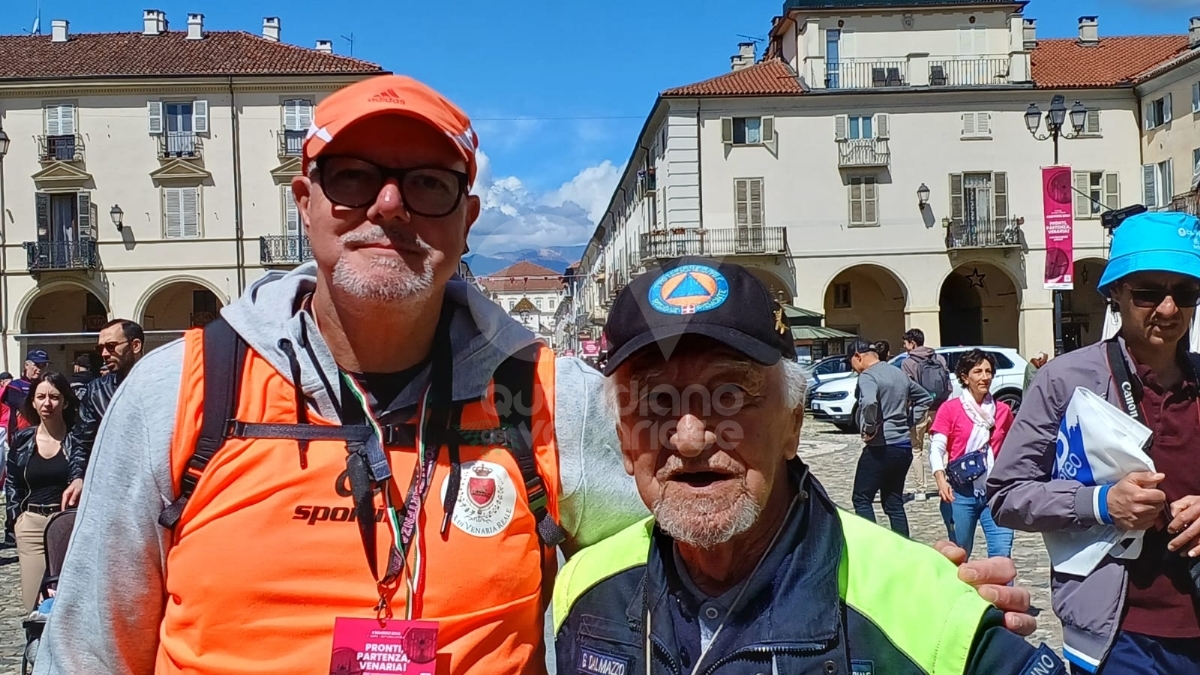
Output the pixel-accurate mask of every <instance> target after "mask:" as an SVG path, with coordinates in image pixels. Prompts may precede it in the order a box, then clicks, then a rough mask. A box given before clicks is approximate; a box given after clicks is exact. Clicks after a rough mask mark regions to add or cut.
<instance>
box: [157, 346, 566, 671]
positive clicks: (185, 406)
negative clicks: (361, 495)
mask: <svg viewBox="0 0 1200 675" xmlns="http://www.w3.org/2000/svg"><path fill="white" fill-rule="evenodd" d="M203 359H204V353H203V333H202V331H201V330H191V331H188V333H187V334H186V336H185V352H184V361H183V363H184V365H183V376H182V385H181V392H180V397H179V404H178V417H177V422H176V426H175V433H174V438H173V440H172V447H171V469H172V472H173V481H174V489H175V491H176V493H178V491H179V488H180V484H181V476H182V474H183V472H184V470H185V467H186V465H187V463H188V461H189V459H190V457H191V455H192V452H193V449H194V447H193V446H194V445H195V443H196V440H197V438H198V436H199V432H200V426H201V419H202V412H203V398H204V396H203V393H204V382H203V380H204V362H203ZM530 367H531V368H534V369H535V373H534V377H533V383H534V386H533V391H532V392H531V393H532V394H533V395H534V401H533V406H532V407H533V413H532V415H531V421H532V423H533V429H532V431H533V439H534V457H535V459H536V463H537V468H538V472H539V473H540V474H541V476H542V478H543V481H544V483H545V487H546V492H547V495H548V504H547V508H548V510H549V512H550V514H551V515H552V516H553V517H554V518H556V519H557V518H558V497H559V493H560V490H561V487H560V479H559V467H558V454H557V449H556V447H555V444H554V413H553V404H554V354H553V352H552V351H550V350H549V349H547V348H544V347H541V348H539V350H538V360H537V362H536V363H533V364H531V365H530ZM241 378H242V379H241V386H240V394H239V401H238V404H237V406H236V410H237V420H239V421H241V422H256V423H266V424H294V423H295V422H296V419H297V410H296V405H297V402H296V395H295V392H294V388H293V386H292V384H291V383H289V382H288V381H287V380H286V379H284V377H283V376H282V375H281V374H280V373H279V372H277V371H276V369H275V368H274V367H273V366H272V365H271V364H270V363H269V362H268V361H266V360H265V359H264V358H262V357H261V356H260V355H258V354H257V353H255V352H254V351H253V350H252V349H251V350H248V351H247V355H246V359H245V365H244V367H243V371H242V373H241ZM489 389H490V388H489ZM310 422H311V423H312V424H315V425H327V426H328V425H334V424H336V423H335V422H333V421H331V420H328V419H325V418H323V417H321V416H318V415H315V414H312V413H310ZM497 423H498V420H497V416H496V413H495V408H494V406H493V405H492V401H491V392H490V391H489V394H488V395H487V396H485V397H484V398H481V399H480V400H479V401H477V402H472V403H468V404H466V405H465V407H464V409H463V414H462V421H461V424H460V426H461V427H462V428H483V429H487V428H494V427H496V426H497ZM297 448H298V444H297V441H295V440H274V439H262V438H251V439H245V438H236V437H234V438H230V439H228V440H226V442H225V444H224V445H223V446H222V447H221V449H220V451H219V452H217V453H216V454H215V456H214V457H213V458H212V460H211V461H210V462H209V463H208V465H207V467H206V468H205V470H204V472H203V474H202V475H201V477H200V480H199V482H198V483H197V485H196V487H195V490H194V492H193V493H192V495H191V498H190V500H189V501H188V502H187V504H186V506H185V507H184V509H183V512H182V517H181V519H180V520H179V522H178V523H177V524H176V526H175V528H174V532H175V539H174V543H173V545H172V547H171V549H170V551H169V553H168V555H167V560H166V592H167V598H166V608H165V613H164V616H163V620H162V625H161V628H160V631H159V636H160V646H159V649H158V655H157V666H156V669H155V672H156V673H205V674H207V675H217V674H224V673H229V674H231V675H232V674H234V673H238V674H245V673H272V674H276V673H278V674H282V673H287V674H288V675H293V674H305V673H312V674H313V675H316V674H318V673H319V674H320V675H325V674H326V673H328V672H329V664H330V655H331V651H332V635H333V625H334V619H335V618H336V617H343V616H344V617H360V618H374V617H375V616H376V612H375V607H376V605H377V604H378V601H379V591H378V587H377V585H376V583H375V580H374V578H373V577H372V575H371V572H370V569H369V567H368V565H367V559H366V556H365V554H364V548H363V543H362V540H361V538H360V534H359V531H358V524H357V523H356V521H355V517H354V509H353V501H352V499H351V496H350V489H349V482H348V480H347V476H346V474H345V469H346V452H347V451H346V444H345V442H343V441H311V442H310V443H309V445H308V450H307V466H306V468H303V469H302V468H301V465H300V453H299V452H298V449H297ZM386 450H387V454H388V459H389V461H390V463H391V469H392V474H393V479H392V481H391V482H390V484H389V485H390V489H391V495H392V500H393V504H403V502H404V497H405V496H406V492H407V490H408V481H409V479H410V477H411V476H412V473H413V469H414V462H415V461H416V452H415V449H414V448H413V447H396V446H387V448H386ZM459 457H460V461H461V472H462V481H461V483H460V486H461V487H460V490H459V499H458V502H457V505H456V507H455V509H454V513H453V519H452V520H453V525H452V526H450V527H449V529H448V530H447V532H446V535H445V536H443V535H442V534H441V531H440V530H441V523H442V520H443V516H444V510H443V503H442V495H443V494H444V490H445V485H446V482H447V478H448V476H449V473H450V462H449V459H448V458H447V453H446V452H444V451H443V452H442V453H440V455H439V458H438V464H437V468H436V470H435V472H434V478H433V481H432V484H431V487H430V490H429V498H428V499H427V500H426V502H425V506H424V509H423V510H422V512H421V516H420V519H419V527H420V532H421V534H420V537H419V538H418V539H417V540H416V543H414V545H413V547H412V548H413V549H416V548H418V547H419V548H420V554H421V556H422V558H423V569H424V573H423V574H421V575H419V578H418V579H417V580H415V581H416V585H417V598H416V600H415V601H414V603H413V604H414V607H413V609H414V611H413V618H414V619H425V620H432V621H437V622H438V624H439V629H438V659H437V672H438V673H454V674H455V675H484V674H487V675H496V674H499V673H504V674H508V673H544V672H545V663H544V659H545V654H544V646H543V645H542V635H543V633H542V629H543V625H542V621H543V615H544V611H545V608H546V606H547V605H546V601H547V599H548V597H549V596H548V593H547V591H548V589H549V588H550V586H551V585H552V584H553V576H554V571H555V568H556V557H555V555H556V554H555V551H554V550H553V549H548V548H546V547H543V546H542V545H541V543H540V540H539V538H538V534H537V531H536V523H535V518H534V516H533V513H532V511H531V510H530V508H529V503H528V499H527V495H526V493H525V487H524V483H523V481H522V478H521V471H520V469H519V467H518V466H517V463H516V461H515V460H514V459H513V457H512V455H511V453H510V452H509V451H508V450H507V449H506V448H504V447H499V446H488V445H477V446H460V448H459ZM397 482H399V483H400V484H399V485H397ZM375 506H376V513H377V517H376V541H377V542H378V545H377V547H376V548H377V558H378V565H379V569H380V570H381V571H382V570H384V569H386V568H387V555H388V551H389V549H390V547H391V542H392V532H391V530H390V529H389V527H388V525H387V522H386V521H385V519H384V517H383V498H382V495H381V494H376V496H375ZM412 560H413V556H411V555H410V556H409V563H410V565H411V563H412ZM397 586H398V588H396V589H395V590H398V591H399V592H393V594H392V595H391V597H389V602H390V604H391V606H392V609H393V612H394V616H395V617H396V618H400V619H402V618H403V617H404V611H405V593H404V590H403V588H404V586H403V584H398V585H397Z"/></svg>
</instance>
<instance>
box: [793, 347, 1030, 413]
mask: <svg viewBox="0 0 1200 675" xmlns="http://www.w3.org/2000/svg"><path fill="white" fill-rule="evenodd" d="M972 349H982V350H983V351H985V352H988V353H989V354H991V355H992V357H993V358H995V359H996V377H995V379H993V380H992V395H993V396H995V397H996V399H997V400H999V401H1004V402H1005V403H1007V404H1008V405H1009V407H1011V408H1012V409H1013V412H1014V413H1015V412H1017V410H1018V409H1019V408H1020V407H1021V395H1022V394H1023V393H1024V392H1023V385H1024V384H1025V367H1026V366H1027V365H1028V362H1027V361H1026V360H1025V359H1024V357H1022V356H1021V355H1020V354H1018V353H1017V350H1015V349H1012V348H1009V347H993V346H986V347H942V348H941V349H936V350H934V351H936V352H937V353H938V354H941V356H942V358H944V359H946V365H947V366H949V368H950V383H951V384H952V385H953V386H954V393H952V394H951V396H958V395H959V394H961V393H962V385H960V384H959V382H958V378H957V377H955V376H954V367H955V366H956V365H958V357H959V356H962V355H963V354H964V353H966V352H969V351H971V350H972ZM842 358H843V359H844V358H845V357H842ZM906 358H908V354H907V353H905V354H900V355H898V356H895V357H893V358H892V359H891V360H890V361H888V363H890V364H891V365H893V366H895V367H897V368H899V367H900V364H901V362H903V361H904V359H906ZM822 363H823V362H822ZM822 379H823V378H822ZM857 390H858V375H857V374H855V373H854V372H851V373H850V375H849V376H847V377H842V378H839V379H837V380H833V381H828V382H825V381H823V382H820V383H819V384H818V385H817V386H816V387H814V388H813V389H812V391H810V392H809V395H808V409H809V411H810V412H811V413H812V415H813V418H814V419H817V420H820V421H823V422H832V423H833V424H834V425H835V426H836V427H837V428H839V429H841V430H842V431H856V430H857V428H858V422H857V420H856V416H857V413H858V410H857V404H858V401H857V400H856V399H857V397H856V396H855V393H856V391H857Z"/></svg>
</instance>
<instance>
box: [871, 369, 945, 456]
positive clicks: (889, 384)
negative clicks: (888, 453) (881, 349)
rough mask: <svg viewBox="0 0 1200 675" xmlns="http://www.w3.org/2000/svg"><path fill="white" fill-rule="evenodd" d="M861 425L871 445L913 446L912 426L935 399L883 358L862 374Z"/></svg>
mask: <svg viewBox="0 0 1200 675" xmlns="http://www.w3.org/2000/svg"><path fill="white" fill-rule="evenodd" d="M856 395H857V397H858V428H859V429H861V430H862V432H863V433H864V434H867V435H869V436H872V438H871V440H869V441H867V445H870V446H884V445H897V446H901V447H911V446H912V436H911V435H910V434H911V432H912V427H913V425H914V424H916V423H917V422H918V421H920V420H921V418H922V417H924V416H925V413H926V411H928V410H929V405H930V404H931V403H933V398H932V397H931V396H930V395H929V392H927V391H925V390H924V389H922V388H921V385H919V384H917V383H916V382H913V381H912V380H910V379H908V377H907V376H906V375H905V374H904V372H903V371H902V370H900V369H899V368H897V367H895V366H893V365H892V364H890V363H887V362H886V361H880V362H879V363H876V364H875V365H873V366H871V367H870V368H867V369H866V370H864V371H863V372H862V374H860V375H859V376H858V392H857V394H856Z"/></svg>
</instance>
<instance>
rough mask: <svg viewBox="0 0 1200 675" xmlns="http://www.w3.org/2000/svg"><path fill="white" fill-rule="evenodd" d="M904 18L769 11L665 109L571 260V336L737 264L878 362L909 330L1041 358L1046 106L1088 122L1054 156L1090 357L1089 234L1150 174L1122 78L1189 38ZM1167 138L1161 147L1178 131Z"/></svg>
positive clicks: (998, 9)
mask: <svg viewBox="0 0 1200 675" xmlns="http://www.w3.org/2000/svg"><path fill="white" fill-rule="evenodd" d="M905 4H906V3H883V2H881V3H878V6H875V3H865V4H864V3H863V2H861V1H860V0H854V1H853V2H848V1H844V0H825V1H816V0H797V1H796V2H788V3H785V11H784V14H783V15H782V16H780V17H776V18H775V20H774V21H773V23H772V31H771V39H770V44H769V46H768V48H767V50H766V53H765V54H764V55H763V56H762V57H761V58H757V56H756V54H755V49H754V46H753V45H750V44H743V45H742V46H741V48H740V51H739V53H738V54H737V55H735V56H734V57H733V58H732V64H731V69H730V72H728V73H726V74H725V75H721V76H718V77H715V78H713V79H711V80H707V81H704V82H700V83H696V84H693V85H688V86H684V87H678V88H675V89H670V90H667V91H664V92H663V93H662V94H661V95H660V97H659V99H658V101H657V102H656V105H655V107H654V110H653V112H652V113H651V115H650V116H649V117H648V119H647V121H646V124H645V126H644V127H643V131H642V133H641V135H640V137H639V138H638V139H637V140H636V142H635V144H634V147H635V150H634V152H633V154H632V155H631V157H630V161H629V162H628V165H627V169H626V172H625V175H624V176H623V177H622V180H621V182H620V183H619V184H618V187H617V189H616V191H615V192H614V195H613V198H612V202H611V204H610V208H609V210H608V212H607V213H606V214H605V216H604V217H603V219H602V220H601V222H600V224H599V226H598V228H597V230H596V234H595V236H594V237H593V238H592V241H591V243H590V245H589V248H588V251H587V252H586V253H585V255H584V261H583V263H584V265H585V269H586V265H587V264H589V263H591V264H592V265H594V267H593V268H592V270H593V273H592V283H593V284H594V285H595V286H596V287H597V288H598V292H597V293H596V294H595V297H594V298H593V296H592V295H591V294H590V293H589V292H588V291H589V289H583V291H581V293H580V296H581V297H580V298H579V302H577V305H578V306H579V307H580V309H579V312H580V314H581V315H582V316H580V317H579V318H578V319H577V321H576V325H578V326H579V327H580V329H581V330H583V331H590V332H591V334H593V335H595V334H597V332H598V330H599V328H598V325H602V323H603V320H602V319H603V317H604V316H605V312H606V309H607V303H609V302H611V298H613V297H615V294H616V292H617V291H619V290H620V289H621V288H622V287H623V286H624V285H625V284H627V283H628V281H629V280H630V279H631V278H633V277H634V276H636V275H637V274H639V273H642V272H644V271H645V269H646V268H647V267H648V266H651V265H654V264H656V261H657V260H659V259H661V258H665V257H670V256H674V255H678V254H681V253H695V254H701V255H707V256H712V257H718V258H727V259H730V260H733V261H735V262H739V263H742V264H745V265H747V266H749V267H750V268H751V269H752V270H753V271H754V272H755V273H756V275H758V276H759V277H760V278H761V279H762V280H763V281H764V282H765V283H766V284H767V285H768V287H769V288H770V289H771V290H772V291H773V292H774V293H775V294H776V296H777V297H778V298H779V299H780V300H781V301H783V302H788V303H791V304H794V305H795V306H797V307H801V308H805V309H808V310H813V311H816V312H819V313H821V314H823V315H824V317H825V319H824V320H825V325H826V326H827V327H830V328H836V329H840V330H843V331H846V332H848V333H853V334H856V335H861V336H863V337H865V338H868V339H871V340H879V339H886V340H889V341H890V342H891V343H892V345H893V348H894V349H898V348H899V345H900V340H901V336H902V335H903V333H904V331H905V330H906V329H908V328H921V329H922V330H924V331H925V334H926V336H927V340H928V342H929V343H930V344H932V345H946V346H949V345H971V344H989V345H998V346H1006V347H1013V348H1017V349H1019V350H1020V351H1021V352H1022V353H1028V354H1033V353H1036V352H1038V351H1045V352H1047V353H1053V349H1054V303H1053V295H1052V293H1051V292H1050V291H1048V290H1046V289H1045V288H1044V273H1045V267H1046V241H1045V230H1044V227H1043V204H1042V168H1043V167H1049V166H1052V165H1054V164H1055V147H1054V145H1055V144H1054V143H1052V142H1051V139H1049V138H1048V137H1047V134H1046V131H1047V121H1046V117H1047V115H1046V113H1047V112H1048V110H1049V109H1050V107H1051V103H1052V101H1053V100H1054V99H1055V97H1056V96H1062V97H1063V101H1064V104H1065V107H1066V108H1068V109H1070V108H1071V107H1072V106H1073V105H1074V104H1075V102H1077V101H1078V102H1079V103H1080V105H1081V106H1082V107H1083V108H1084V109H1085V111H1086V112H1085V113H1084V114H1083V116H1082V117H1081V119H1080V123H1081V126H1080V129H1079V130H1078V132H1076V131H1075V130H1074V129H1073V126H1072V123H1071V121H1070V116H1069V115H1068V117H1067V121H1066V122H1065V124H1064V127H1065V128H1064V129H1063V132H1064V134H1065V135H1066V136H1068V137H1063V138H1060V139H1059V140H1058V143H1057V147H1058V155H1059V156H1058V163H1059V164H1061V165H1067V166H1069V167H1070V168H1071V170H1072V172H1073V173H1072V176H1073V181H1072V183H1073V186H1074V188H1075V192H1074V196H1075V204H1074V216H1075V226H1074V235H1073V236H1074V246H1073V248H1074V263H1075V275H1074V280H1073V281H1074V290H1072V291H1065V292H1063V294H1062V311H1063V334H1064V342H1065V343H1066V347H1067V349H1068V350H1069V349H1071V348H1073V347H1077V346H1082V345H1084V344H1088V343H1090V342H1094V341H1096V340H1098V339H1100V336H1101V334H1102V332H1103V329H1104V311H1105V308H1104V304H1103V303H1102V302H1101V298H1100V297H1099V295H1098V294H1097V293H1096V291H1095V288H1096V283H1097V281H1098V279H1099V277H1100V274H1101V272H1102V271H1103V268H1104V264H1105V260H1106V258H1107V246H1108V239H1109V235H1108V232H1107V231H1106V230H1105V229H1104V228H1103V227H1102V226H1101V218H1100V216H1101V215H1102V213H1103V212H1105V211H1108V210H1111V209H1115V208H1120V207H1123V206H1128V205H1130V204H1136V203H1139V202H1140V201H1142V200H1143V199H1144V197H1145V193H1144V178H1145V176H1146V173H1145V167H1144V165H1146V164H1148V163H1149V162H1150V161H1151V160H1150V159H1143V154H1146V156H1147V157H1149V156H1150V153H1149V152H1148V151H1146V150H1144V148H1143V143H1144V142H1145V143H1150V142H1153V138H1152V136H1149V135H1148V136H1146V139H1145V141H1144V140H1143V131H1144V120H1143V105H1142V103H1143V101H1142V98H1143V96H1142V93H1143V92H1142V91H1141V89H1140V88H1139V86H1138V84H1137V82H1138V81H1139V80H1138V78H1139V76H1140V74H1142V73H1144V72H1146V71H1149V70H1151V69H1153V68H1155V67H1158V66H1159V65H1160V64H1163V63H1166V62H1169V61H1171V60H1175V59H1178V60H1181V61H1182V60H1187V59H1190V58H1191V56H1192V55H1193V54H1194V53H1195V52H1197V51H1200V50H1196V49H1195V47H1194V44H1193V42H1192V40H1194V39H1195V35H1196V34H1197V33H1196V32H1195V31H1197V29H1200V25H1198V22H1193V26H1192V27H1191V28H1192V31H1193V38H1192V40H1189V36H1188V35H1187V34H1186V33H1182V34H1181V35H1177V36H1166V37H1147V38H1142V37H1109V36H1106V35H1103V34H1102V33H1101V31H1100V22H1099V20H1098V18H1097V17H1081V18H1080V21H1079V24H1078V26H1077V30H1078V36H1077V37H1075V38H1069V39H1054V40H1042V39H1039V38H1038V36H1037V24H1036V21H1035V20H1034V19H1032V18H1029V17H1026V16H1024V14H1023V9H1024V3H1012V4H1011V5H1003V4H995V5H988V8H987V9H986V10H985V9H981V8H980V7H979V5H978V4H977V3H966V2H964V3H962V4H961V5H960V6H954V5H952V4H949V3H946V4H943V5H942V6H939V7H937V8H932V9H931V8H928V7H926V8H923V9H919V8H917V7H916V6H915V5H916V3H913V4H914V7H913V8H907V9H906V8H904V7H903V5H905ZM867 5H870V6H869V7H868V6H867ZM1189 63H1191V64H1193V65H1194V64H1197V63H1200V61H1189ZM1189 67H1190V66H1189ZM1197 67H1200V66H1197ZM1179 70H1184V69H1183V68H1179V69H1177V71H1179ZM1189 77H1191V76H1190V75H1187V74H1181V75H1179V76H1178V78H1177V79H1176V80H1171V81H1170V82H1169V83H1168V82H1163V85H1162V86H1163V87H1168V86H1170V87H1174V88H1176V89H1178V90H1180V91H1185V90H1186V96H1185V95H1183V94H1175V96H1174V98H1175V99H1176V101H1178V100H1179V99H1180V98H1186V97H1190V94H1191V91H1190V89H1188V87H1190V83H1189V82H1188V81H1187V80H1188V78H1189ZM1193 79H1194V78H1193ZM1188 100H1190V98H1189V99H1188ZM1030 104H1036V105H1037V106H1038V114H1037V115H1036V116H1030V115H1029V113H1030ZM1176 107H1177V108H1179V109H1182V108H1183V107H1184V106H1183V105H1182V104H1181V103H1178V102H1177V103H1176ZM1031 117H1032V119H1030V118H1031ZM1195 118H1196V115H1194V114H1193V115H1189V119H1188V124H1189V125H1194V124H1195V122H1196V119H1195ZM1031 121H1036V122H1038V123H1039V125H1040V126H1039V128H1038V129H1037V132H1038V135H1037V136H1035V135H1034V134H1033V133H1031V130H1030V128H1029V122H1031ZM1183 126H1184V125H1183V124H1181V123H1180V121H1179V119H1178V118H1176V120H1175V121H1174V122H1172V128H1171V129H1170V130H1169V133H1170V134H1171V136H1172V138H1173V139H1174V137H1175V135H1176V134H1178V135H1179V136H1184V135H1185V134H1191V133H1193V132H1191V131H1189V132H1177V130H1180V129H1182V128H1183ZM1165 139H1166V135H1165V134H1163V135H1162V139H1160V141H1159V142H1161V143H1163V144H1164V147H1168V146H1167V145H1166V140H1165ZM1194 139H1195V136H1194V135H1191V136H1188V137H1187V139H1180V140H1172V142H1171V144H1170V145H1169V147H1171V148H1172V149H1171V150H1170V151H1169V152H1170V154H1172V155H1182V148H1183V147H1185V146H1187V153H1188V154H1189V155H1190V153H1191V152H1192V149H1193V148H1195V147H1200V144H1197V145H1189V144H1191V143H1193V142H1194ZM1179 164H1180V162H1179V161H1178V160H1176V162H1175V166H1176V169H1175V174H1176V175H1180V174H1181V172H1180V171H1179V169H1178V166H1179ZM1187 173H1188V175H1187V179H1188V181H1189V182H1190V180H1191V169H1190V167H1189V168H1188V170H1187ZM1177 180H1182V178H1179V179H1177ZM1176 185H1179V183H1176ZM1168 192H1169V191H1168ZM1172 194H1175V193H1172ZM1169 201H1170V199H1169V198H1167V199H1166V201H1165V202H1164V201H1159V202H1157V204H1152V205H1151V206H1155V207H1156V208H1159V207H1163V206H1165V205H1166V203H1167V202H1169ZM589 298H592V299H589ZM814 356H816V355H814Z"/></svg>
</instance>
